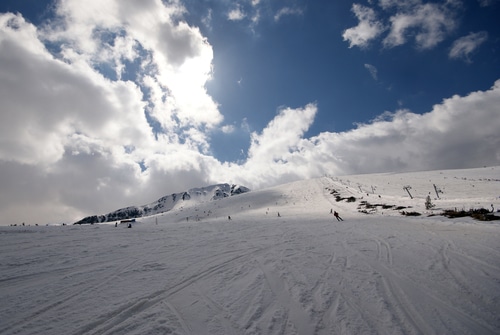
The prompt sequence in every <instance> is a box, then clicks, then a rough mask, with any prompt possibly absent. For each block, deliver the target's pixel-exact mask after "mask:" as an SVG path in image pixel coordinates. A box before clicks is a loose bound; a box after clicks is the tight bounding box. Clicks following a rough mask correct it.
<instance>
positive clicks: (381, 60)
mask: <svg viewBox="0 0 500 335" xmlns="http://www.w3.org/2000/svg"><path fill="white" fill-rule="evenodd" d="M498 17H500V1H498V0H469V1H462V0H448V1H429V2H424V1H420V0H406V1H395V0H371V1H359V2H342V1H301V0H287V1H277V0H276V1H275V0H238V1H226V0H204V1H199V0H184V1H183V0H171V1H163V2H162V1H160V0H145V1H141V2H137V1H118V0H108V1H104V2H103V1H98V0H90V1H86V2H81V1H76V0H65V1H33V0H30V1H28V0H25V1H23V0H17V1H2V3H0V99H1V100H2V105H1V106H0V112H1V114H0V115H1V118H2V119H1V120H0V124H1V126H0V189H1V191H0V200H2V201H1V202H0V203H2V205H0V213H1V214H2V215H1V216H2V217H4V218H5V220H7V221H8V222H11V221H14V220H18V219H19V220H21V218H20V217H19V212H23V211H24V212H25V213H26V208H27V207H30V208H31V207H32V206H33V203H36V206H35V207H36V209H33V210H29V211H28V212H30V213H31V214H29V215H27V214H24V215H26V216H27V217H26V218H25V220H30V219H31V220H35V218H36V219H39V220H42V221H43V220H46V221H50V220H66V219H68V218H69V219H73V218H78V217H79V216H83V215H89V214H93V213H99V212H106V211H108V210H114V209H116V208H117V207H123V206H127V205H130V204H140V203H147V202H150V201H151V200H154V199H155V198H157V197H160V196H163V195H165V194H168V193H173V192H179V191H183V190H186V189H188V188H190V187H199V186H203V185H206V184H211V183H217V182H234V183H239V184H243V185H245V186H248V187H250V188H254V189H256V188H262V187H266V186H271V185H274V184H278V183H283V182H287V181H292V180H297V179H304V178H312V177H317V176H321V175H324V174H332V175H340V174H355V173H370V172H390V171H409V170H423V169H442V168H447V169H448V168H464V167H477V166H484V165H498V164H499V163H500V151H499V150H500V149H499V148H500V138H499V135H498V131H497V129H500V128H499V127H500V124H499V122H500V117H498V116H499V114H500V111H499V107H498V106H500V104H499V101H500V97H499V96H500V82H498V80H499V79H500V25H499V24H498V22H497V21H498ZM40 199H43V201H42V200H40ZM102 199H107V200H106V201H103V200H102ZM53 208H57V211H55V212H54V210H53ZM21 216H22V215H21Z"/></svg>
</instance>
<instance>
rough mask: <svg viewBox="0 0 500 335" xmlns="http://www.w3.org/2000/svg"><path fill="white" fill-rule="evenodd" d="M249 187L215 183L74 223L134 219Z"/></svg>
mask: <svg viewBox="0 0 500 335" xmlns="http://www.w3.org/2000/svg"><path fill="white" fill-rule="evenodd" d="M249 191H250V189H248V188H246V187H244V186H240V185H229V184H217V185H212V186H207V187H203V188H193V189H190V190H189V191H186V192H181V193H173V194H171V195H166V196H164V197H161V198H160V199H158V200H156V201H154V202H152V203H150V204H147V205H143V206H130V207H125V208H121V209H118V210H116V211H114V212H111V213H108V214H105V215H92V216H87V217H85V218H83V219H81V220H80V221H77V222H75V223H74V224H94V223H101V222H114V221H120V220H127V219H135V218H139V217H144V216H150V215H154V214H159V213H163V212H168V211H170V210H172V209H174V208H180V207H183V206H189V205H192V204H196V203H200V202H205V201H213V200H218V199H222V198H227V197H230V196H233V195H238V194H242V193H246V192H249Z"/></svg>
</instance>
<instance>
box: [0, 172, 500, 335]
mask: <svg viewBox="0 0 500 335" xmlns="http://www.w3.org/2000/svg"><path fill="white" fill-rule="evenodd" d="M499 171H500V168H499V167H493V168H482V169H473V170H450V171H430V172H421V173H409V174H379V175H364V176H346V177H338V178H337V177H323V178H318V179H313V180H305V181H300V182H295V183H290V184H286V185H281V186H278V187H273V188H269V189H266V190H259V191H252V192H248V193H244V194H241V195H239V196H237V197H226V198H221V199H219V200H215V201H209V202H199V203H197V204H196V205H195V206H192V207H183V208H180V207H176V208H173V209H172V210H170V211H168V212H164V213H160V214H156V215H153V216H149V217H143V218H141V219H140V220H138V222H137V223H135V224H134V225H133V227H132V229H127V228H125V227H126V226H125V225H123V226H120V225H119V226H118V227H114V225H112V224H98V225H82V226H64V227H63V226H59V227H2V228H0V301H1V304H0V334H1V335H3V334H5V335H7V334H75V335H76V334H292V335H293V334H306V335H309V334H319V335H322V334H499V333H500V318H499V314H498V311H499V310H500V281H499V278H500V243H499V241H500V223H499V222H500V221H477V220H474V219H472V218H470V217H462V218H457V219H448V218H445V217H443V216H439V215H436V216H429V215H430V214H432V213H435V214H436V213H439V212H440V211H442V209H444V208H447V207H448V206H452V207H457V208H466V209H468V208H469V207H471V206H472V207H475V208H478V207H486V208H489V207H490V206H491V205H492V204H493V205H494V207H495V211H496V208H498V207H500V199H499V198H498V196H499V194H498V193H499V191H500V187H499V185H500V181H499V180H500V173H499ZM358 184H359V185H358ZM433 184H436V186H437V187H438V188H440V189H441V190H442V193H439V199H438V198H437V195H436V194H435V193H434V195H433V197H432V201H433V202H434V203H435V205H436V206H435V207H434V208H433V209H430V210H427V209H425V205H424V203H425V197H426V196H427V195H428V194H429V192H431V194H432V192H433V190H434V186H433ZM408 185H411V187H412V188H411V189H410V193H412V196H413V199H411V198H410V196H409V194H408V193H407V192H406V191H405V190H404V189H403V186H408ZM359 186H361V190H360V187H359ZM372 186H373V187H374V191H372ZM333 190H335V192H333ZM371 191H372V192H371ZM332 192H333V193H332ZM379 195H380V197H379ZM351 197H353V198H355V201H352V202H348V201H347V200H340V201H337V200H338V199H342V198H345V199H349V198H351ZM434 198H435V199H434ZM363 201H367V202H369V203H372V204H376V205H382V204H386V205H387V206H385V207H382V206H375V207H374V208H375V209H374V210H373V211H366V212H368V213H371V214H366V213H365V212H364V210H365V209H366V208H360V205H361V204H362V202H363ZM393 205H394V206H396V207H398V206H399V207H407V208H406V209H404V210H411V211H415V212H420V213H421V214H422V215H421V216H404V215H401V213H402V211H404V210H403V209H395V208H394V207H392V206H393ZM389 206H390V207H389ZM410 207H411V208H410ZM408 208H409V209H408ZM437 208H441V209H437ZM331 209H333V210H335V211H338V212H339V213H340V216H341V217H342V218H343V219H344V221H337V220H336V219H335V218H334V217H333V215H332V214H330V210H331ZM278 213H279V216H278ZM228 216H231V220H229V218H228Z"/></svg>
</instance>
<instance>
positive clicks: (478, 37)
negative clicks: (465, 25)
mask: <svg viewBox="0 0 500 335" xmlns="http://www.w3.org/2000/svg"><path fill="white" fill-rule="evenodd" d="M487 39H488V33H487V32H486V31H480V32H478V33H470V34H469V35H467V36H463V37H461V38H459V39H457V40H456V41H455V42H453V45H452V47H451V49H450V53H449V56H450V58H462V59H464V60H465V61H467V62H470V61H471V60H470V55H471V53H472V52H474V51H475V50H476V49H477V48H478V47H479V46H480V45H481V44H483V43H484V42H486V40H487Z"/></svg>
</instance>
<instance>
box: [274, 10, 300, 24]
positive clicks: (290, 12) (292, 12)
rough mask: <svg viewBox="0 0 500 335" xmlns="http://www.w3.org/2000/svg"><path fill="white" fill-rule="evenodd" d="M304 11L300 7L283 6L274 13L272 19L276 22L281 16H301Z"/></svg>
mask: <svg viewBox="0 0 500 335" xmlns="http://www.w3.org/2000/svg"><path fill="white" fill-rule="evenodd" d="M303 14H304V11H303V10H302V9H300V8H291V7H283V8H281V9H280V10H279V11H278V12H277V13H276V14H275V15H274V21H276V22H278V21H279V20H280V19H281V18H282V17H283V16H293V15H295V16H301V15H303Z"/></svg>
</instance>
